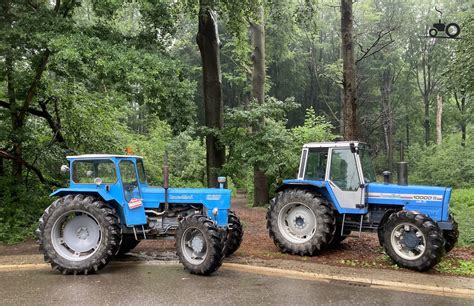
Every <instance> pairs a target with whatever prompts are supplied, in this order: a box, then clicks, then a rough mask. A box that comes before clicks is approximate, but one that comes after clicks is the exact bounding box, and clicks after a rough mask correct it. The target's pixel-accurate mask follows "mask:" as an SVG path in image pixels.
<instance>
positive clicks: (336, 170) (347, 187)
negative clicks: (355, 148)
mask: <svg viewBox="0 0 474 306" xmlns="http://www.w3.org/2000/svg"><path fill="white" fill-rule="evenodd" d="M330 180H331V181H332V182H333V183H334V184H336V185H337V187H339V188H340V189H341V190H344V191H356V190H357V189H359V187H360V178H359V172H358V170H357V163H356V158H355V155H354V153H352V152H351V150H350V149H333V150H332V157H331V173H330Z"/></svg>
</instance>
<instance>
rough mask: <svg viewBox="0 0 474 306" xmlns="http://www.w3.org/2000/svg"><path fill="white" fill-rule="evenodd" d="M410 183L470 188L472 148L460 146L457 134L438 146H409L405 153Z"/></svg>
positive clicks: (473, 168)
mask: <svg viewBox="0 0 474 306" xmlns="http://www.w3.org/2000/svg"><path fill="white" fill-rule="evenodd" d="M408 161H409V167H410V169H409V171H410V172H409V178H410V183H416V184H426V185H437V186H451V187H455V188H463V187H473V186H474V163H473V161H474V145H473V144H472V142H471V141H469V140H468V141H467V143H466V145H465V147H462V146H461V139H460V137H459V135H452V136H449V137H446V138H445V139H444V141H443V144H442V145H439V146H437V145H431V146H428V147H425V146H419V145H412V146H410V148H409V152H408Z"/></svg>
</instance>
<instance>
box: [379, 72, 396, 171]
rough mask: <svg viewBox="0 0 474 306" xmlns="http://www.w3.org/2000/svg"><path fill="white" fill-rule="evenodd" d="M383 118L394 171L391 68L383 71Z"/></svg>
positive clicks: (386, 146) (390, 169)
mask: <svg viewBox="0 0 474 306" xmlns="http://www.w3.org/2000/svg"><path fill="white" fill-rule="evenodd" d="M381 92H382V120H383V125H382V126H383V130H384V138H385V151H386V153H387V166H388V170H389V171H391V172H393V147H394V145H393V133H394V131H393V113H392V112H393V109H392V101H391V94H392V75H391V71H390V68H387V69H385V70H384V71H383V72H382V88H381Z"/></svg>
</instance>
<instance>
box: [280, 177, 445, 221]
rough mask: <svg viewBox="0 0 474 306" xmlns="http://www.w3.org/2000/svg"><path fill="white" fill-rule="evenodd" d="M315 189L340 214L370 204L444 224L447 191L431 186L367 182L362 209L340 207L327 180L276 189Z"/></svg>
mask: <svg viewBox="0 0 474 306" xmlns="http://www.w3.org/2000/svg"><path fill="white" fill-rule="evenodd" d="M305 187H310V188H317V189H318V191H319V193H321V194H322V195H323V196H324V197H325V198H327V199H329V200H330V201H331V203H332V204H333V205H334V207H335V209H336V210H337V211H338V212H339V213H341V214H366V213H367V212H368V209H369V206H370V205H377V204H378V205H390V206H400V207H401V208H402V209H405V210H412V211H418V212H421V213H424V214H427V215H428V216H430V217H431V218H432V219H433V220H434V221H437V222H440V221H448V219H449V211H448V209H449V201H450V198H451V188H447V187H432V186H416V185H409V186H401V185H396V184H380V183H368V184H366V185H365V188H366V193H365V204H366V205H365V206H364V208H351V209H347V208H343V207H341V205H340V203H339V202H338V200H337V198H336V196H335V194H334V191H333V189H332V187H331V185H330V184H329V182H328V181H324V180H302V179H292V180H285V181H283V184H282V185H281V186H280V187H279V188H278V189H277V191H278V190H283V189H287V188H305Z"/></svg>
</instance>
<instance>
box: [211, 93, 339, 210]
mask: <svg viewBox="0 0 474 306" xmlns="http://www.w3.org/2000/svg"><path fill="white" fill-rule="evenodd" d="M295 107H297V104H296V103H294V102H293V101H292V100H287V101H285V102H282V101H279V100H277V99H275V98H267V99H266V101H265V103H263V104H258V103H251V104H250V105H249V106H248V107H246V108H243V107H242V108H234V109H229V110H227V112H226V114H225V126H224V129H223V130H221V131H217V133H219V136H220V139H221V141H222V142H223V144H224V145H226V146H227V147H228V151H229V154H228V157H227V162H226V164H225V165H224V171H225V172H226V173H227V174H228V175H230V176H231V177H232V178H233V179H234V181H235V182H236V185H237V186H238V187H239V188H245V189H246V190H247V192H248V195H249V199H252V196H253V179H252V178H253V167H254V166H258V167H259V168H260V169H264V170H265V173H266V175H267V176H268V177H269V178H270V182H271V185H272V187H273V188H271V189H272V190H273V189H274V187H276V185H278V184H279V183H281V181H282V179H285V178H293V177H295V174H296V172H297V169H298V162H299V158H300V152H301V147H302V145H303V144H304V143H307V142H315V141H330V140H332V139H334V135H333V134H332V131H331V130H332V125H331V124H330V123H328V122H327V120H325V119H324V118H323V117H321V116H317V115H316V113H315V111H314V110H313V109H312V108H310V109H308V110H307V112H306V119H305V121H304V124H303V125H302V126H298V127H295V128H292V129H288V128H286V127H285V125H286V114H287V113H288V111H290V110H291V109H294V108H295ZM249 202H251V200H249Z"/></svg>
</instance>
